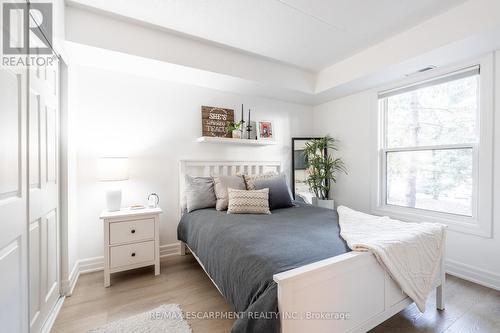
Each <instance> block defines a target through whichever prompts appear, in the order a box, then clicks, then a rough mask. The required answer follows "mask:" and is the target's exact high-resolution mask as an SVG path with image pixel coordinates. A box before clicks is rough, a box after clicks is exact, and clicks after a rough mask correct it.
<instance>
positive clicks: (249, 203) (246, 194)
mask: <svg viewBox="0 0 500 333" xmlns="http://www.w3.org/2000/svg"><path fill="white" fill-rule="evenodd" d="M228 194H229V206H228V208H227V213H228V214H271V211H270V210H269V189H268V188H264V189H262V190H254V191H247V190H235V189H232V188H229V189H228Z"/></svg>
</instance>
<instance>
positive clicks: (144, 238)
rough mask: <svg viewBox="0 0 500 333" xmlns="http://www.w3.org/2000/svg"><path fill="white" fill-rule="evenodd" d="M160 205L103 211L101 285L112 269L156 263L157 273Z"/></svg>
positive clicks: (157, 271) (158, 272)
mask: <svg viewBox="0 0 500 333" xmlns="http://www.w3.org/2000/svg"><path fill="white" fill-rule="evenodd" d="M161 213H162V210H161V208H145V209H135V210H132V209H124V210H119V211H116V212H107V211H106V212H103V213H102V214H101V216H100V217H99V218H100V219H102V220H103V222H104V286H105V287H109V286H110V275H111V273H116V272H121V271H125V270H128V269H133V268H138V267H143V266H150V265H154V266H155V275H158V274H160V214H161Z"/></svg>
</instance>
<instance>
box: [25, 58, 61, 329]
mask: <svg viewBox="0 0 500 333" xmlns="http://www.w3.org/2000/svg"><path fill="white" fill-rule="evenodd" d="M58 73H59V72H58V64H57V63H55V64H54V66H52V67H48V66H42V67H31V68H30V73H29V75H30V84H29V161H30V163H29V198H30V199H29V258H30V259H29V271H30V273H29V281H30V283H29V284H30V308H29V317H30V327H31V331H32V332H38V331H39V330H40V328H41V327H42V326H43V324H44V322H45V320H46V319H47V317H48V315H49V314H50V311H51V310H52V308H53V307H54V305H55V303H56V302H57V300H58V298H59V262H60V260H59V245H58V244H59V189H58V186H59V185H58V165H59V161H58V146H59V145H58V142H59V135H58V133H59V121H58V119H59V105H58V104H59V102H58V101H59V97H58V91H59V88H58V77H59V74H58Z"/></svg>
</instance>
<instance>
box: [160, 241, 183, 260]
mask: <svg viewBox="0 0 500 333" xmlns="http://www.w3.org/2000/svg"><path fill="white" fill-rule="evenodd" d="M180 253H181V243H179V242H177V243H172V244H165V245H160V258H163V257H168V256H172V255H179V254H180Z"/></svg>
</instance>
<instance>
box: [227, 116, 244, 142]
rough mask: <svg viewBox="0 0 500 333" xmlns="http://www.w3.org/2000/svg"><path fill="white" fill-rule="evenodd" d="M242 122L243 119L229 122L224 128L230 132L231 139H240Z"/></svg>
mask: <svg viewBox="0 0 500 333" xmlns="http://www.w3.org/2000/svg"><path fill="white" fill-rule="evenodd" d="M243 123H244V121H243V120H242V121H239V122H237V123H235V122H230V123H229V125H228V126H227V128H226V130H227V131H228V132H231V133H232V137H233V139H241V133H242V131H243Z"/></svg>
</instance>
